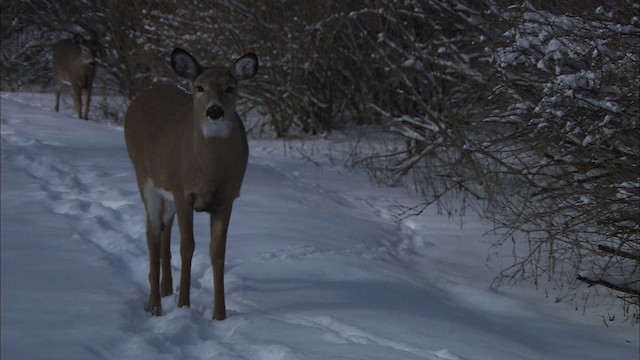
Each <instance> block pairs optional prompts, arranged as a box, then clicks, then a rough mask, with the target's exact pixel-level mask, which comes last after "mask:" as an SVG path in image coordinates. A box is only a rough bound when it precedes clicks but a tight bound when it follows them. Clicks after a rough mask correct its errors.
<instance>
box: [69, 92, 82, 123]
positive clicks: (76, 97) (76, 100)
mask: <svg viewBox="0 0 640 360" xmlns="http://www.w3.org/2000/svg"><path fill="white" fill-rule="evenodd" d="M71 97H72V98H73V106H74V107H75V108H76V113H77V114H78V119H82V98H81V97H82V90H81V89H80V87H79V86H78V85H71Z"/></svg>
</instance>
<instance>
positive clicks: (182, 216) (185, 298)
mask: <svg viewBox="0 0 640 360" xmlns="http://www.w3.org/2000/svg"><path fill="white" fill-rule="evenodd" d="M175 204H176V212H177V214H178V226H179V227H180V257H181V260H182V267H181V269H180V295H179V297H178V307H182V306H190V305H191V301H190V292H191V259H192V258H193V251H194V249H195V242H194V239H193V206H192V204H191V203H190V202H189V201H187V199H185V198H184V197H182V196H176V202H175Z"/></svg>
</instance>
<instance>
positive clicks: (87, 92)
mask: <svg viewBox="0 0 640 360" xmlns="http://www.w3.org/2000/svg"><path fill="white" fill-rule="evenodd" d="M89 103H91V86H89V88H88V89H87V90H85V97H84V119H85V120H89Z"/></svg>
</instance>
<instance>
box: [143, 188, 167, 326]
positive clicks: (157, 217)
mask: <svg viewBox="0 0 640 360" xmlns="http://www.w3.org/2000/svg"><path fill="white" fill-rule="evenodd" d="M143 199H144V204H145V208H146V211H147V247H148V248H149V287H150V293H149V302H148V303H147V308H146V310H147V311H148V312H150V313H151V314H152V315H154V316H159V315H161V314H162V304H161V302H160V251H161V230H160V228H161V223H162V222H161V216H162V202H163V201H162V195H161V194H160V193H159V192H158V191H157V190H156V189H155V188H154V186H153V183H152V182H151V180H149V181H147V183H146V184H145V185H144V188H143Z"/></svg>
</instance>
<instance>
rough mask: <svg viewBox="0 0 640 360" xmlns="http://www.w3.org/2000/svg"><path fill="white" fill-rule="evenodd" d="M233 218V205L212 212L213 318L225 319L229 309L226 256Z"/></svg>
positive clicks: (210, 251)
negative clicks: (225, 297) (225, 281)
mask: <svg viewBox="0 0 640 360" xmlns="http://www.w3.org/2000/svg"><path fill="white" fill-rule="evenodd" d="M230 218H231V206H229V207H228V208H222V209H220V210H218V211H216V212H214V213H212V214H211V244H210V247H209V254H210V256H211V266H212V267H213V288H214V305H213V318H214V319H215V320H224V319H226V318H227V310H226V306H225V303H224V258H225V254H226V249H227V230H228V228H229V219H230Z"/></svg>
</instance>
